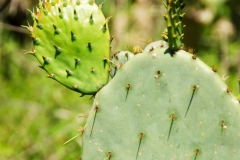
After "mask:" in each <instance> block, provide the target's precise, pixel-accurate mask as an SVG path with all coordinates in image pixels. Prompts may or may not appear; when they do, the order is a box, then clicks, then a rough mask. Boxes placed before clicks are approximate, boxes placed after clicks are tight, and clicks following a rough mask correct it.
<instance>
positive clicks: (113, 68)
mask: <svg viewBox="0 0 240 160" xmlns="http://www.w3.org/2000/svg"><path fill="white" fill-rule="evenodd" d="M133 56H134V54H133V53H131V52H129V51H119V52H117V53H115V54H114V55H113V57H112V63H110V76H111V77H112V78H113V77H114V76H115V74H116V73H117V71H118V70H119V69H120V68H121V67H122V66H123V65H124V64H125V63H126V62H127V61H128V60H130V59H131V58H132V57H133Z"/></svg>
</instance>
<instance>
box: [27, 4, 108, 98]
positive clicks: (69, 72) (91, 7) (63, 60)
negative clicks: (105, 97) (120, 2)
mask: <svg viewBox="0 0 240 160" xmlns="http://www.w3.org/2000/svg"><path fill="white" fill-rule="evenodd" d="M32 18H33V20H34V25H33V26H30V25H29V26H25V28H27V29H28V30H29V32H30V36H31V37H32V39H33V42H34V49H33V50H30V51H28V52H27V53H29V54H31V55H33V56H35V57H36V58H37V59H38V61H39V62H40V64H41V66H40V67H41V68H42V69H44V70H45V71H46V72H47V73H48V74H49V76H48V77H49V78H52V79H54V80H56V81H58V82H59V83H61V84H63V85H65V86H66V87H68V88H70V89H72V90H74V91H77V92H80V93H82V94H94V93H96V92H97V91H98V90H99V89H100V88H101V87H102V86H104V85H105V84H106V83H107V82H108V77H109V71H108V69H109V65H108V63H107V62H106V61H105V60H104V59H105V58H109V50H110V41H111V40H110V36H109V31H108V20H109V19H105V18H104V16H103V14H102V12H101V5H100V6H97V5H96V4H95V2H94V1H93V0H90V1H88V0H57V1H49V0H48V1H45V2H42V1H40V2H39V5H38V8H37V9H36V10H35V11H33V12H32Z"/></svg>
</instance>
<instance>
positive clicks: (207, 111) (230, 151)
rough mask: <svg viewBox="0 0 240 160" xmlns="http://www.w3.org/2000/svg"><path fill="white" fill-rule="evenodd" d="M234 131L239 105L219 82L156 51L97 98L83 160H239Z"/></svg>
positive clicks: (186, 57) (186, 61)
mask: <svg viewBox="0 0 240 160" xmlns="http://www.w3.org/2000/svg"><path fill="white" fill-rule="evenodd" d="M96 108H97V109H96ZM239 124H240V104H239V101H238V100H237V99H236V97H235V96H234V95H232V94H231V91H230V90H229V89H228V87H227V86H226V85H225V83H224V81H223V80H222V79H221V78H220V76H219V75H217V74H216V73H215V72H213V71H212V69H211V68H210V67H208V66H207V65H206V64H204V63H203V62H202V61H201V60H199V59H198V58H197V59H193V58H192V54H190V53H187V52H185V51H183V50H179V51H177V52H176V54H174V55H173V54H172V51H171V50H169V49H168V48H165V47H162V48H161V47H159V48H155V49H153V50H151V51H149V52H145V53H140V54H137V55H135V56H134V58H132V59H131V60H129V61H128V62H127V63H126V64H125V65H124V66H123V67H122V68H121V70H119V71H118V73H117V74H116V76H115V77H114V78H113V79H112V81H111V82H109V83H108V85H106V86H105V87H103V88H102V90H100V91H99V92H98V93H97V94H96V97H95V102H94V104H93V107H92V110H91V112H90V114H89V119H88V121H87V124H86V126H85V132H84V134H83V154H82V159H84V160H93V159H94V160H104V159H108V160H109V159H111V160H136V159H137V160H158V159H160V160H226V159H231V160H239V157H240V125H239ZM109 153H111V154H110V155H111V156H109Z"/></svg>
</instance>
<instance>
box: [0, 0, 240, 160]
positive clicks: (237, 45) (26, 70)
mask: <svg viewBox="0 0 240 160" xmlns="http://www.w3.org/2000/svg"><path fill="white" fill-rule="evenodd" d="M102 1H103V0H96V3H97V4H100V3H101V2H102ZM164 1H165V0H164ZM162 2H163V0H106V2H105V5H104V8H103V12H104V13H105V15H106V16H107V17H108V16H112V19H111V21H110V24H109V25H110V29H111V34H112V35H114V36H115V39H114V41H113V43H112V50H111V52H112V53H114V52H116V51H119V50H130V51H132V50H133V47H134V46H140V47H142V48H144V46H145V45H146V44H147V42H148V41H150V40H152V41H155V40H158V39H161V33H162V31H163V30H164V29H165V22H164V20H163V18H162V15H163V14H164V13H165V12H166V10H165V8H164V7H163V5H162ZM185 2H186V4H187V5H186V8H185V10H184V11H185V12H186V17H185V19H184V24H186V28H185V30H184V32H185V39H184V44H185V49H186V50H187V49H188V48H193V49H195V50H196V51H195V53H196V54H197V55H198V57H200V58H201V59H202V60H203V61H205V62H206V63H207V64H208V65H209V66H211V67H216V68H217V69H218V74H219V75H220V76H221V77H224V78H225V79H226V83H227V84H228V85H229V86H230V87H231V88H232V90H233V93H234V94H235V95H237V94H239V86H238V82H237V79H238V77H240V1H239V0H185ZM36 4H38V0H0V159H1V160H15V159H18V160H28V159H29V160H40V159H41V160H42V159H44V160H45V159H46V160H58V159H64V160H66V159H67V160H70V159H77V158H78V157H79V156H80V153H81V145H82V140H81V136H78V137H77V138H75V139H74V140H72V141H71V142H69V143H68V144H66V145H63V143H64V142H66V141H67V140H69V139H70V138H72V137H74V136H75V135H77V134H79V133H80V132H79V128H80V127H81V126H83V125H84V122H85V120H86V118H85V117H86V116H87V115H88V111H89V109H90V106H91V100H90V101H89V98H90V97H84V98H80V97H79V94H77V93H74V92H72V91H70V90H68V89H66V88H65V87H63V86H61V85H60V84H58V83H56V82H54V81H52V80H50V79H48V78H46V77H45V75H46V73H44V71H42V70H41V69H39V68H38V62H37V61H36V60H35V58H33V57H31V56H26V55H24V50H29V49H32V47H33V45H32V42H31V38H30V37H29V36H28V32H27V31H26V30H25V29H23V28H21V27H20V26H21V25H27V22H29V23H30V24H31V23H32V21H31V18H30V14H29V13H28V12H27V10H26V9H27V8H29V9H33V7H34V6H36Z"/></svg>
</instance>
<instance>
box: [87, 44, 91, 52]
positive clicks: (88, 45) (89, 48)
mask: <svg viewBox="0 0 240 160" xmlns="http://www.w3.org/2000/svg"><path fill="white" fill-rule="evenodd" d="M87 47H88V50H89V51H90V52H92V44H91V42H88V44H87Z"/></svg>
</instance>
